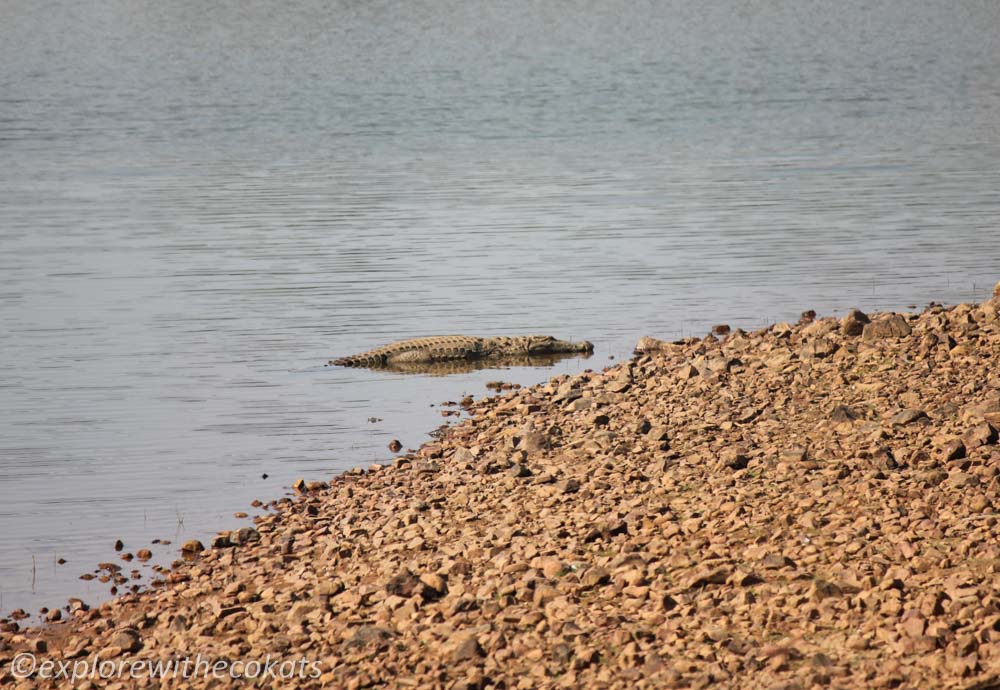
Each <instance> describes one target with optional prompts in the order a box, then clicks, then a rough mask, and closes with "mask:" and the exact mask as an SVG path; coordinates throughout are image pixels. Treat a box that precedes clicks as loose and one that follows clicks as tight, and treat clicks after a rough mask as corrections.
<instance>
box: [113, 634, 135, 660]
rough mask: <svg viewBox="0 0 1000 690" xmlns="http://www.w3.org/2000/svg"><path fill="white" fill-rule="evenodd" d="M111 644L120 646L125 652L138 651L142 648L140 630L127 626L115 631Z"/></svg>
mask: <svg viewBox="0 0 1000 690" xmlns="http://www.w3.org/2000/svg"><path fill="white" fill-rule="evenodd" d="M111 645H112V646H114V647H118V648H119V649H121V650H122V651H123V652H138V651H139V650H140V649H141V648H142V639H141V638H140V637H139V633H138V631H136V630H133V629H131V628H125V629H123V630H119V631H118V632H117V633H115V635H114V637H112V638H111ZM115 656H117V655H115Z"/></svg>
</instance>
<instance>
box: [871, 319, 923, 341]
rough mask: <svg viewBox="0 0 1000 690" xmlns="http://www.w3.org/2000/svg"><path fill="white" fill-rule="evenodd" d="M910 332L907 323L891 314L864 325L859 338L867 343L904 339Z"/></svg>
mask: <svg viewBox="0 0 1000 690" xmlns="http://www.w3.org/2000/svg"><path fill="white" fill-rule="evenodd" d="M911 332H912V328H910V324H909V323H907V321H906V319H905V318H903V317H902V316H900V315H899V314H891V315H890V316H887V317H883V318H880V319H877V320H875V321H871V322H869V323H867V324H865V327H864V330H863V331H862V333H861V338H862V340H867V341H874V340H885V339H887V338H905V337H906V336H908V335H910V333H911Z"/></svg>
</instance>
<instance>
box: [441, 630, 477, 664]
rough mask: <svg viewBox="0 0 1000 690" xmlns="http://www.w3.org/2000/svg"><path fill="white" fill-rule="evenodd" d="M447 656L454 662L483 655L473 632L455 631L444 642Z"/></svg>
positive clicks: (469, 659)
mask: <svg viewBox="0 0 1000 690" xmlns="http://www.w3.org/2000/svg"><path fill="white" fill-rule="evenodd" d="M446 650H447V652H448V656H449V657H450V658H451V662H452V663H454V664H458V663H461V662H463V661H471V660H473V659H478V658H479V657H482V656H485V655H486V654H485V652H484V651H483V648H482V647H481V646H480V645H479V640H477V639H476V635H475V634H474V633H456V634H455V635H453V636H452V638H451V639H450V640H448V642H447V644H446Z"/></svg>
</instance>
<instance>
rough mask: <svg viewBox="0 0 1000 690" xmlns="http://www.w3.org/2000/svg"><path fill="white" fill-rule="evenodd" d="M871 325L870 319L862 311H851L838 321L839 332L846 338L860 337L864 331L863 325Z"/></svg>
mask: <svg viewBox="0 0 1000 690" xmlns="http://www.w3.org/2000/svg"><path fill="white" fill-rule="evenodd" d="M869 323H871V319H869V318H868V315H867V314H865V313H864V312H863V311H860V310H858V309H852V310H851V311H849V312H848V313H847V316H845V317H844V318H842V319H841V320H840V332H841V333H843V334H844V335H847V336H858V335H861V334H862V332H864V330H865V325H866V324H869Z"/></svg>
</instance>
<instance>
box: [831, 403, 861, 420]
mask: <svg viewBox="0 0 1000 690" xmlns="http://www.w3.org/2000/svg"><path fill="white" fill-rule="evenodd" d="M859 417H860V415H859V414H858V413H857V412H855V411H854V410H853V409H852V408H850V407H848V406H847V405H834V406H833V409H831V410H830V414H829V418H830V420H831V421H833V422H837V423H840V424H842V423H844V422H853V421H854V420H856V419H858V418H859Z"/></svg>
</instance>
